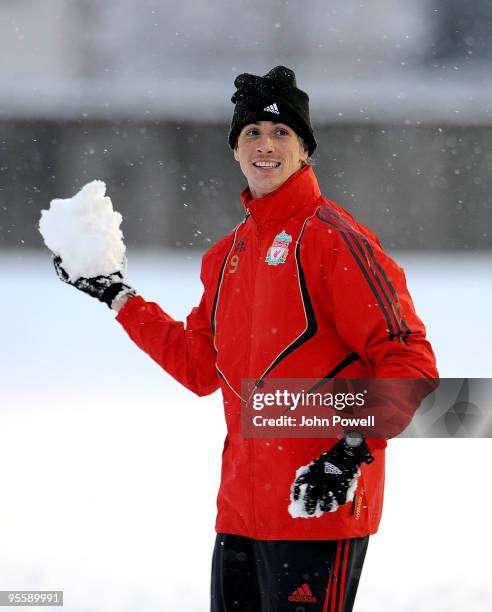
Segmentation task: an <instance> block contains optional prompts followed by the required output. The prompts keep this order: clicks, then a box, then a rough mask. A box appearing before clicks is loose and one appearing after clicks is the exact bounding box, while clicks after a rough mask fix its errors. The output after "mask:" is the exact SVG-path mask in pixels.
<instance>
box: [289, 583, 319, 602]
mask: <svg viewBox="0 0 492 612" xmlns="http://www.w3.org/2000/svg"><path fill="white" fill-rule="evenodd" d="M289 601H308V602H311V603H315V602H316V601H318V600H317V599H316V597H315V596H314V595H313V593H312V591H311V589H310V588H309V585H308V584H307V582H305V583H304V584H303V585H302V586H300V587H299V588H298V589H296V590H295V591H294V592H293V593H292V595H289Z"/></svg>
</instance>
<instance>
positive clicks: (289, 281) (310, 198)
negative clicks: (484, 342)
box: [56, 66, 437, 612]
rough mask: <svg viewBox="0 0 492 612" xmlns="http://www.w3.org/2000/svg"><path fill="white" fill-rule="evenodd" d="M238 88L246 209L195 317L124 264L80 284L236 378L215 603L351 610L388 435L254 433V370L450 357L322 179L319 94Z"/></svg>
mask: <svg viewBox="0 0 492 612" xmlns="http://www.w3.org/2000/svg"><path fill="white" fill-rule="evenodd" d="M235 85H236V88H237V91H236V93H235V94H234V96H233V97H232V101H233V103H235V109H234V115H233V119H232V123H231V130H230V133H229V144H230V146H231V148H232V149H233V151H234V158H235V159H236V161H238V162H239V165H240V168H241V170H242V172H243V174H244V176H245V177H246V180H247V183H248V186H247V187H246V189H245V190H244V191H243V193H242V195H241V199H242V203H243V205H244V208H245V213H246V215H245V218H244V220H243V221H242V222H241V223H239V225H238V226H237V227H236V228H235V229H234V230H233V231H232V232H231V233H230V234H228V235H227V236H225V237H224V238H223V239H221V240H220V241H219V242H218V243H217V244H215V245H214V246H213V247H212V248H211V249H209V251H208V252H207V253H206V254H205V255H204V257H203V261H202V271H201V279H202V282H203V285H204V292H203V296H202V299H201V301H200V304H199V305H198V306H197V307H196V308H194V309H193V310H192V311H191V313H190V315H189V316H188V318H187V321H186V326H185V325H184V324H183V323H182V322H179V321H175V320H173V319H172V317H170V316H169V315H168V314H166V313H165V312H164V311H163V310H161V308H160V307H159V306H158V305H157V304H154V303H150V302H146V301H145V300H144V299H143V298H142V297H141V296H138V295H136V294H135V291H134V290H133V289H132V288H131V287H130V286H129V285H128V284H127V282H126V280H125V279H124V278H123V277H122V275H121V273H120V274H118V273H116V274H115V275H112V276H111V277H98V278H95V279H82V280H83V282H79V281H77V282H76V283H73V284H75V286H77V287H78V288H80V289H82V290H84V291H86V292H88V293H90V294H91V295H93V296H95V297H98V299H100V300H101V301H104V302H106V303H107V304H108V305H109V306H110V307H113V308H114V309H116V310H119V312H118V315H117V320H118V322H119V323H120V324H121V325H122V326H123V327H124V329H125V330H126V331H127V333H128V334H129V336H130V337H131V338H132V340H133V341H134V342H135V343H136V344H137V345H138V346H139V347H140V348H142V349H143V350H144V351H145V352H146V353H148V354H149V355H150V356H151V357H152V358H153V359H154V360H155V361H156V362H157V363H158V364H159V365H161V366H162V367H163V368H164V369H165V370H166V371H167V372H168V373H169V374H171V375H172V376H173V377H174V378H175V379H176V380H178V381H179V382H180V383H182V384H183V385H185V386H186V387H187V388H189V389H190V390H191V391H193V392H195V393H197V394H198V395H206V394H209V393H212V392H214V391H215V390H217V389H218V388H220V389H221V391H222V394H223V399H224V409H225V418H226V421H227V429H228V434H227V437H226V440H225V444H224V452H223V457H222V478H221V485H220V490H219V495H218V500H217V503H218V516H217V522H216V530H217V540H216V546H215V550H214V555H213V567H212V611H213V612H219V611H220V612H224V611H227V612H229V611H232V610H241V611H246V610H249V611H254V612H258V611H263V612H265V611H268V612H281V611H288V610H290V611H298V612H299V611H301V610H312V611H313V612H315V611H320V612H321V611H324V612H325V611H330V612H335V611H336V612H349V611H350V610H352V607H353V603H354V598H355V593H356V590H357V585H358V581H359V576H360V572H361V568H362V564H363V561H364V556H365V552H366V548H367V542H368V537H369V535H371V534H373V533H375V532H376V531H377V528H378V524H379V520H380V517H381V508H382V499H383V482H384V446H385V441H384V440H382V439H368V440H367V441H366V442H367V445H366V442H365V441H364V440H363V439H362V437H361V436H359V437H358V436H357V434H354V435H353V436H351V437H350V436H348V437H345V438H344V439H342V440H339V441H338V442H337V441H336V440H331V441H329V440H323V439H294V438H285V439H282V440H278V439H265V438H260V439H245V438H243V437H242V436H241V398H242V389H241V380H242V379H246V378H250V379H254V380H256V381H257V382H256V387H257V388H261V386H262V384H263V382H264V380H265V379H269V378H312V379H324V378H327V379H330V378H333V377H344V378H418V377H424V378H434V377H436V376H437V371H436V367H435V359H434V355H433V352H432V348H431V346H430V345H429V343H428V342H427V340H426V339H425V328H424V326H423V324H422V322H421V321H420V319H419V318H418V317H417V315H416V313H415V311H414V308H413V304H412V301H411V298H410V296H409V294H408V291H407V288H406V284H405V278H404V274H403V271H402V270H401V269H400V268H399V267H398V266H397V265H396V264H395V263H394V262H393V260H392V259H391V258H390V257H388V255H386V253H385V252H384V251H383V249H382V247H381V245H380V243H379V241H378V239H377V237H376V236H375V235H374V233H373V232H371V231H370V230H369V229H367V228H366V227H364V226H363V225H361V224H360V223H358V222H357V221H356V220H355V219H354V218H353V217H352V216H351V215H350V214H349V213H348V212H347V211H345V210H344V209H343V208H341V207H340V206H338V205H337V204H335V203H333V202H331V201H329V200H327V199H326V198H324V197H323V196H322V195H321V193H320V191H319V187H318V183H317V180H316V177H315V175H314V172H313V169H312V167H311V165H310V164H309V163H308V158H309V156H310V155H312V153H313V152H314V150H315V149H316V140H315V138H314V135H313V131H312V128H311V124H310V118H309V106H308V103H309V98H308V96H307V94H306V93H305V92H303V91H301V90H300V89H299V88H298V87H297V83H296V80H295V75H294V73H293V72H292V70H289V69H288V68H285V67H283V66H277V67H276V68H274V69H272V70H271V71H270V72H268V73H267V74H266V75H265V76H263V77H260V76H255V75H251V74H241V75H239V76H238V77H237V78H236V80H235ZM61 264H62V262H61V261H60V260H58V261H57V262H56V265H57V269H58V271H59V275H60V277H61V278H62V279H63V280H66V281H67V278H66V276H65V275H64V274H63V268H62V266H61ZM300 468H302V469H300ZM349 501H352V503H347V502H349ZM299 504H300V511H299ZM296 508H297V510H296Z"/></svg>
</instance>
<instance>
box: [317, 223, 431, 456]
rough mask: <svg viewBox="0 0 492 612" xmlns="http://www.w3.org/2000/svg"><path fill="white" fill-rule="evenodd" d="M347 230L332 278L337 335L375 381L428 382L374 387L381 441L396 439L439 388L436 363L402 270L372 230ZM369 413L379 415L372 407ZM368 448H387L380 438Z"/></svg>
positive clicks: (335, 251) (339, 245)
mask: <svg viewBox="0 0 492 612" xmlns="http://www.w3.org/2000/svg"><path fill="white" fill-rule="evenodd" d="M359 228H360V226H359ZM344 230H345V231H344V232H343V233H341V232H340V233H338V240H337V244H336V248H334V249H333V251H332V256H331V265H330V268H331V274H330V275H329V277H330V281H331V291H330V294H331V296H332V305H333V313H334V322H335V326H336V328H337V331H338V333H339V334H340V336H341V338H342V339H343V340H344V341H345V342H346V343H347V344H348V346H349V347H351V348H352V350H353V351H355V352H356V353H357V354H358V355H359V357H360V358H361V359H362V360H364V361H365V362H366V363H367V364H369V366H370V368H371V370H372V371H373V378H376V379H381V378H387V379H402V378H408V379H425V380H418V381H417V380H413V381H408V382H407V383H405V382H404V381H402V382H400V383H398V381H395V382H393V381H388V383H384V385H383V384H381V382H379V383H377V384H376V385H375V386H376V387H377V388H378V390H379V392H378V394H376V396H374V395H373V396H372V405H373V409H374V407H376V410H377V412H379V414H381V415H384V427H383V429H384V434H381V435H382V436H384V438H391V437H393V436H395V435H398V434H399V433H400V432H401V431H403V430H404V429H405V428H406V427H407V425H408V424H409V423H410V421H411V419H412V417H413V415H414V413H415V411H416V410H417V409H418V407H419V405H420V404H421V402H422V400H423V399H424V398H425V397H426V395H428V394H429V393H430V392H431V391H433V389H434V388H435V387H436V386H437V380H436V379H437V378H438V372H437V368H436V360H435V356H434V352H433V350H432V347H431V345H430V343H429V342H428V340H427V339H426V330H425V327H424V324H423V323H422V321H421V320H420V318H419V317H418V316H417V313H416V312H415V308H414V305H413V302H412V299H411V297H410V294H409V292H408V289H407V285H406V280H405V274H404V272H403V270H402V268H400V267H399V266H398V265H397V264H396V263H395V262H394V261H393V259H392V258H391V257H390V256H389V255H387V253H385V252H384V250H383V249H382V247H381V245H380V243H379V241H378V239H377V238H376V237H375V236H374V235H373V234H372V233H371V232H370V231H369V230H368V232H367V233H362V232H360V231H357V230H356V229H355V228H354V231H350V230H349V229H347V228H344ZM381 393H382V395H381ZM383 406H384V408H383ZM367 409H368V410H369V411H370V412H369V413H372V414H374V412H373V409H371V405H369V406H367ZM368 442H369V446H370V448H372V449H374V448H377V447H382V446H385V444H386V443H385V441H384V440H383V439H379V438H372V439H371V440H370V441H369V440H368Z"/></svg>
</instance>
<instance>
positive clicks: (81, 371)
mask: <svg viewBox="0 0 492 612" xmlns="http://www.w3.org/2000/svg"><path fill="white" fill-rule="evenodd" d="M398 261H399V262H400V263H401V264H402V265H403V266H404V267H405V268H406V269H407V276H408V284H409V287H410V290H411V292H412V294H413V296H414V301H415V304H416V307H417V310H418V312H419V313H420V314H421V316H422V318H423V319H424V321H425V322H426V325H427V328H428V334H429V338H430V340H431V341H432V342H433V344H434V347H435V350H436V353H437V356H438V361H439V366H440V372H441V375H442V376H456V377H463V376H470V377H471V376H474V377H490V376H491V375H492V367H491V365H490V357H489V355H490V348H489V347H490V345H491V343H492V331H491V328H490V326H487V325H484V322H485V321H487V320H488V318H489V316H490V311H491V304H492V283H491V282H490V281H491V272H490V270H491V267H492V266H491V264H492V256H481V257H479V256H474V255H467V256H466V257H465V256H462V257H456V256H444V255H441V256H438V255H426V256H423V255H419V256H416V255H412V254H404V255H402V254H399V255H398ZM129 262H130V263H129V265H130V274H131V278H132V280H133V282H134V283H135V285H136V286H137V287H138V289H139V290H140V291H141V293H142V294H143V295H145V296H146V297H147V298H148V299H155V300H156V301H159V302H160V303H161V304H162V305H163V306H164V307H166V309H167V310H168V311H169V312H170V313H171V314H173V315H174V316H176V317H183V316H185V315H186V314H187V312H188V311H189V309H190V308H191V306H192V305H193V304H195V303H196V302H197V300H198V297H199V294H200V284H199V280H198V267H199V256H197V255H195V254H193V253H187V252H184V251H182V252H180V253H170V254H159V255H158V256H151V255H149V254H147V255H143V254H139V253H130V256H129ZM50 266H51V264H50V262H49V257H48V254H47V253H45V252H41V253H32V252H22V251H21V250H19V251H18V252H16V253H11V254H5V253H2V254H1V256H0V278H1V279H2V289H3V291H2V293H3V299H2V306H1V313H2V353H1V369H0V377H1V385H0V389H1V391H0V394H1V395H0V397H1V412H0V431H1V433H2V437H1V440H2V444H1V445H0V465H1V466H2V469H1V470H0V479H1V490H2V496H1V504H0V590H1V589H27V588H29V589H63V590H64V592H65V609H66V610H67V611H69V612H96V611H97V612H100V611H102V612H157V611H159V612H162V611H166V612H202V611H203V612H206V611H207V610H208V588H209V586H208V585H209V565H210V557H211V551H212V543H213V538H214V534H213V521H214V514H215V496H216V490H217V485H218V479H219V458H220V453H221V450H222V442H223V437H224V435H225V428H224V424H223V419H222V413H221V406H220V396H219V395H218V394H214V395H213V396H211V397H208V398H202V399H199V398H196V397H194V396H193V395H192V394H190V393H189V392H187V391H186V390H185V389H182V388H181V387H180V386H179V385H178V384H177V383H175V382H174V381H172V380H171V379H170V378H169V377H168V376H167V375H166V374H164V373H163V372H162V371H161V370H160V369H159V368H158V366H156V365H155V364H154V363H153V362H151V361H150V360H149V359H148V357H146V356H145V355H144V354H143V353H140V352H139V351H138V349H136V347H134V346H132V345H131V343H130V342H129V340H128V338H127V337H126V335H125V334H124V332H123V331H122V330H121V328H120V327H119V325H118V324H116V323H114V322H113V321H112V319H113V315H112V313H111V312H110V311H109V310H108V309H107V308H106V307H105V306H103V305H101V304H99V303H97V302H96V301H94V300H91V299H89V298H88V297H85V296H83V295H82V294H79V293H78V292H77V291H75V290H73V289H71V288H70V287H67V286H65V285H63V284H62V283H60V282H59V281H58V280H57V279H56V277H55V275H54V272H53V271H52V269H51V267H50ZM490 448H491V441H490V440H488V439H485V440H396V441H392V442H391V443H390V449H389V451H388V472H387V488H386V500H385V511H384V516H383V522H382V525H381V529H380V532H379V533H378V534H377V535H376V536H374V537H373V538H372V540H371V542H370V545H369V552H368V557H367V561H366V566H365V569H364V572H363V575H362V580H361V585H360V590H359V595H358V602H357V605H356V611H357V612H390V611H391V612H463V610H465V609H466V610H469V611H470V612H485V611H486V610H489V609H490V599H491V597H492V585H491V583H490V545H491V543H492V537H491V536H490V533H489V526H488V523H489V516H490V506H491V503H492V494H491V492H490V487H488V486H487V485H486V484H485V483H486V475H487V474H488V470H487V467H488V465H490V459H489V452H490ZM484 477H485V478H484Z"/></svg>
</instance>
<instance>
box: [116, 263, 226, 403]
mask: <svg viewBox="0 0 492 612" xmlns="http://www.w3.org/2000/svg"><path fill="white" fill-rule="evenodd" d="M203 269H204V267H203V265H202V275H201V279H202V282H203V283H204V285H205V282H204V272H203ZM205 289H206V288H205ZM206 303H207V297H206V291H204V293H203V295H202V298H201V300H200V304H199V305H198V306H197V307H195V308H193V309H192V311H191V313H190V314H189V315H188V317H187V319H186V325H185V324H184V323H183V322H182V321H176V320H174V319H173V318H172V317H171V316H170V315H169V314H167V313H166V312H164V311H163V310H162V309H161V308H160V306H159V305H158V304H155V303H153V302H147V301H145V300H144V299H143V298H142V297H140V296H138V295H137V296H135V297H133V298H131V299H130V300H129V301H128V302H127V303H126V304H125V306H123V308H122V309H121V310H120V311H119V313H118V315H117V317H116V320H117V321H118V322H119V323H120V324H121V325H122V326H123V328H124V329H125V331H126V332H127V333H128V335H129V336H130V338H131V339H132V340H133V341H134V342H135V344H136V345H137V346H139V347H140V348H141V349H142V350H143V351H144V352H145V353H147V354H148V355H149V356H150V357H151V358H152V359H153V360H154V361H156V362H157V363H158V364H159V365H160V366H161V367H162V368H163V369H164V370H166V372H168V373H169V374H170V375H171V376H172V377H173V378H175V379H176V380H177V381H178V382H180V383H181V384H182V385H184V386H185V387H187V388H188V389H190V391H193V392H194V393H196V394H197V395H200V396H202V395H208V394H210V393H213V392H214V391H216V390H217V389H218V388H219V379H218V374H217V370H216V368H215V348H214V343H213V337H212V330H211V323H210V319H209V316H208V314H207V307H206Z"/></svg>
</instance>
